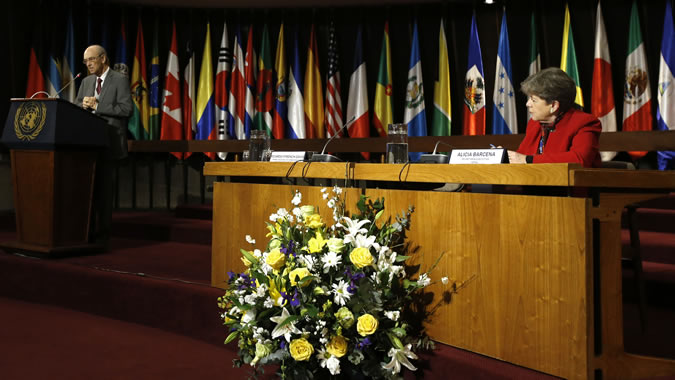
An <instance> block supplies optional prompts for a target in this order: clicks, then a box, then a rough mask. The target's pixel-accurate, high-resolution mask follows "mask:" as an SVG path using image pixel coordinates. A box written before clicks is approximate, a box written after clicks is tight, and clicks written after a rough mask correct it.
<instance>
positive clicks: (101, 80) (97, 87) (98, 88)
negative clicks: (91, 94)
mask: <svg viewBox="0 0 675 380" xmlns="http://www.w3.org/2000/svg"><path fill="white" fill-rule="evenodd" d="M102 82H103V79H101V78H98V79H97V80H96V95H101V83H102Z"/></svg>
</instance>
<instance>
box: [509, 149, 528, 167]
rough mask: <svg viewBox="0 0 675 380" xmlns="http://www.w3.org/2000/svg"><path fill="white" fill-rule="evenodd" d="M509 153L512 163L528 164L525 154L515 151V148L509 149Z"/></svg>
mask: <svg viewBox="0 0 675 380" xmlns="http://www.w3.org/2000/svg"><path fill="white" fill-rule="evenodd" d="M507 152H508V154H509V163H510V164H526V163H527V162H526V161H525V157H527V156H525V155H524V154H520V153H518V152H515V151H513V150H508V151H507Z"/></svg>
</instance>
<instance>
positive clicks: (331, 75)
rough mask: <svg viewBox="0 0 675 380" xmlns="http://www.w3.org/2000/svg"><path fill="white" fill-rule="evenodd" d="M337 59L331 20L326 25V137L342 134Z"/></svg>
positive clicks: (335, 41) (333, 27) (333, 28)
mask: <svg viewBox="0 0 675 380" xmlns="http://www.w3.org/2000/svg"><path fill="white" fill-rule="evenodd" d="M338 59H339V56H338V49H337V39H336V37H335V23H334V22H333V21H332V20H331V22H330V26H329V27H328V74H327V75H326V111H325V112H324V117H325V120H326V121H325V125H326V137H332V136H335V134H336V133H339V134H340V136H343V133H342V131H341V129H342V127H343V120H342V96H341V95H340V93H341V91H340V86H341V84H340V67H339V66H338Z"/></svg>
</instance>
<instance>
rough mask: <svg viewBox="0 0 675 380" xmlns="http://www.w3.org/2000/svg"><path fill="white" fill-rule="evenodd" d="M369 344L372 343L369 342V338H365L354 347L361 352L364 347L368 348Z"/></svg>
mask: <svg viewBox="0 0 675 380" xmlns="http://www.w3.org/2000/svg"><path fill="white" fill-rule="evenodd" d="M371 344H372V342H371V341H370V338H367V337H366V338H365V339H363V340H362V341H360V342H359V343H357V344H356V347H357V348H358V349H359V350H362V349H363V348H365V347H367V346H370V345H371Z"/></svg>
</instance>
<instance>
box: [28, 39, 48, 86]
mask: <svg viewBox="0 0 675 380" xmlns="http://www.w3.org/2000/svg"><path fill="white" fill-rule="evenodd" d="M41 30H42V29H41V28H39V27H37V28H36V29H35V30H34V33H35V34H34V35H33V44H32V46H31V49H30V60H29V63H28V81H27V83H26V97H27V98H30V97H31V96H33V95H34V94H36V93H38V92H40V91H42V92H45V93H44V94H38V95H36V97H37V98H46V97H47V94H46V92H47V86H46V85H45V76H44V73H43V72H42V69H41V68H40V58H41V56H42V53H43V52H42V31H41Z"/></svg>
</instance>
